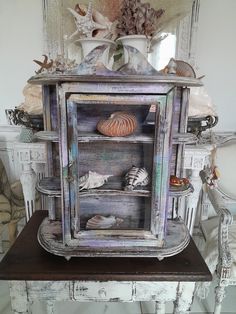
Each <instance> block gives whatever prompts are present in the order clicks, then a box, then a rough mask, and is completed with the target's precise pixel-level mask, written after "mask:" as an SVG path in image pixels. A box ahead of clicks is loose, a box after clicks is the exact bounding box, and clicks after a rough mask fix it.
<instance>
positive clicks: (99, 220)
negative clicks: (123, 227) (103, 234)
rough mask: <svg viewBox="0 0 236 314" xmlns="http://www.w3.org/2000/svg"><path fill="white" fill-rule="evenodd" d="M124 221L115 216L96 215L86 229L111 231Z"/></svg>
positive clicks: (88, 222) (89, 221)
mask: <svg viewBox="0 0 236 314" xmlns="http://www.w3.org/2000/svg"><path fill="white" fill-rule="evenodd" d="M123 221H124V220H123V219H121V218H116V217H115V216H108V217H104V216H101V215H96V216H94V217H92V218H91V219H89V220H88V221H87V223H86V229H109V228H112V227H114V226H119V225H120V224H121V223H122V222H123Z"/></svg>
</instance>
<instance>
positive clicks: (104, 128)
mask: <svg viewBox="0 0 236 314" xmlns="http://www.w3.org/2000/svg"><path fill="white" fill-rule="evenodd" d="M136 128H137V119H136V117H135V115H133V114H132V113H129V112H123V111H117V112H114V113H112V114H111V115H110V117H109V118H108V119H102V120H100V121H99V122H98V124H97V130H98V131H99V132H100V133H101V134H103V135H106V136H126V135H130V134H132V133H133V132H134V131H135V130H136Z"/></svg>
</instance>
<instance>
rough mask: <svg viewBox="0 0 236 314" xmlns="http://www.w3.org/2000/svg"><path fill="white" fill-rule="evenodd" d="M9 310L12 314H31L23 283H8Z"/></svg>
mask: <svg viewBox="0 0 236 314" xmlns="http://www.w3.org/2000/svg"><path fill="white" fill-rule="evenodd" d="M9 287H10V296H11V308H12V313H14V314H31V313H32V312H31V307H30V303H29V300H28V295H27V287H26V282H25V281H10V282H9Z"/></svg>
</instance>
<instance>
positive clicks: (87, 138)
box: [35, 131, 197, 144]
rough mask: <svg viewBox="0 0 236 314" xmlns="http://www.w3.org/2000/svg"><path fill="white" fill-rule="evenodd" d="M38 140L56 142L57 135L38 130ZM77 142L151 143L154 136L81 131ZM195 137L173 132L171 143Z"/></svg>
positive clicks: (189, 134) (189, 141)
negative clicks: (113, 134)
mask: <svg viewBox="0 0 236 314" xmlns="http://www.w3.org/2000/svg"><path fill="white" fill-rule="evenodd" d="M35 137H36V138H37V139H38V140H42V141H51V142H58V140H59V137H58V133H57V132H56V131H40V132H37V133H36V134H35ZM78 142H79V143H89V142H117V143H119V142H124V143H144V144H145V143H147V144H148V143H151V144H152V143H153V142H154V136H153V135H152V134H148V133H142V134H134V135H130V136H124V137H109V136H104V135H101V134H97V133H82V134H81V135H79V136H78ZM196 142H197V137H196V136H195V135H194V134H192V133H175V134H174V135H173V144H194V143H196Z"/></svg>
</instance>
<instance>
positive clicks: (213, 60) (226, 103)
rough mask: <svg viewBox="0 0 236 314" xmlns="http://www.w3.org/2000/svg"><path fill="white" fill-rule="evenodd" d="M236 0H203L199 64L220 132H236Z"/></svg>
mask: <svg viewBox="0 0 236 314" xmlns="http://www.w3.org/2000/svg"><path fill="white" fill-rule="evenodd" d="M235 31H236V0H224V1H223V0H201V6H200V17H199V31H198V46H197V65H198V66H199V69H198V73H199V74H205V75H206V77H205V79H204V80H203V82H204V83H205V86H206V88H207V91H208V93H209V95H210V96H211V97H212V99H213V102H214V104H215V105H216V108H217V112H218V115H219V123H218V125H217V126H216V127H215V128H214V129H215V130H220V131H236V85H235V74H236V40H235Z"/></svg>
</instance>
